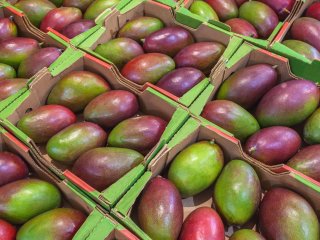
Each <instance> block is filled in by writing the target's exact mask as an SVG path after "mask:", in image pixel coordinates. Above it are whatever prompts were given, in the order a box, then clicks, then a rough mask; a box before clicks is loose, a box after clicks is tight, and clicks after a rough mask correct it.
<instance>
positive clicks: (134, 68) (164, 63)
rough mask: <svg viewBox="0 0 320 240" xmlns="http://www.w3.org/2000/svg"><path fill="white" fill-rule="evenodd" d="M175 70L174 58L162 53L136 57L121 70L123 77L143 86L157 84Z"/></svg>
mask: <svg viewBox="0 0 320 240" xmlns="http://www.w3.org/2000/svg"><path fill="white" fill-rule="evenodd" d="M174 68H175V63H174V61H173V59H172V58H170V57H169V56H167V55H164V54H162V53H147V54H142V55H140V56H138V57H135V58H134V59H132V60H131V61H129V62H128V63H127V64H126V65H125V66H124V67H123V68H122V70H121V74H122V76H123V77H125V78H127V79H128V80H130V81H132V82H134V83H136V84H140V85H143V84H145V83H147V82H150V83H156V82H157V81H159V80H160V79H161V78H162V77H163V76H164V75H165V74H167V73H168V72H171V71H172V70H173V69H174Z"/></svg>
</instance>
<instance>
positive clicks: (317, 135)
mask: <svg viewBox="0 0 320 240" xmlns="http://www.w3.org/2000/svg"><path fill="white" fill-rule="evenodd" d="M319 121H320V108H318V109H317V110H316V111H315V112H314V113H312V115H311V116H310V117H309V118H308V120H307V122H306V123H305V125H304V128H303V138H304V140H305V141H306V143H308V144H317V143H320V126H319Z"/></svg>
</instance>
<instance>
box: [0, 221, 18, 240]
mask: <svg viewBox="0 0 320 240" xmlns="http://www.w3.org/2000/svg"><path fill="white" fill-rule="evenodd" d="M16 234H17V230H16V228H15V227H14V226H13V225H11V224H10V223H8V222H7V221H4V220H2V219H0V239H3V240H16Z"/></svg>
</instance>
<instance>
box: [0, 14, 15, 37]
mask: <svg viewBox="0 0 320 240" xmlns="http://www.w3.org/2000/svg"><path fill="white" fill-rule="evenodd" d="M17 35H18V29H17V25H16V24H15V23H14V22H13V21H12V20H11V19H10V18H1V19H0V41H3V40H7V39H9V38H13V37H16V36H17Z"/></svg>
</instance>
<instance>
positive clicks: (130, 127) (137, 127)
mask: <svg viewBox="0 0 320 240" xmlns="http://www.w3.org/2000/svg"><path fill="white" fill-rule="evenodd" d="M166 126H167V122H166V121H165V120H163V119H162V118H160V117H156V116H151V115H144V116H139V117H133V118H129V119H126V120H124V121H122V122H120V123H119V124H118V125H117V126H115V127H114V128H113V129H112V131H111V132H110V135H109V138H108V145H109V146H111V147H121V148H130V149H133V150H136V151H138V152H141V153H145V152H146V151H149V150H150V149H151V148H153V147H154V146H155V145H156V144H157V143H158V141H159V140H160V138H161V136H162V133H163V132H164V130H165V128H166Z"/></svg>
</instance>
